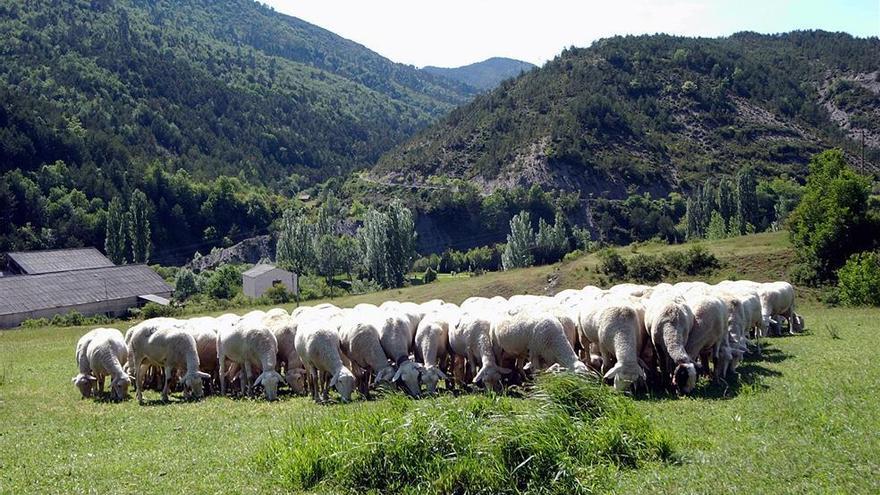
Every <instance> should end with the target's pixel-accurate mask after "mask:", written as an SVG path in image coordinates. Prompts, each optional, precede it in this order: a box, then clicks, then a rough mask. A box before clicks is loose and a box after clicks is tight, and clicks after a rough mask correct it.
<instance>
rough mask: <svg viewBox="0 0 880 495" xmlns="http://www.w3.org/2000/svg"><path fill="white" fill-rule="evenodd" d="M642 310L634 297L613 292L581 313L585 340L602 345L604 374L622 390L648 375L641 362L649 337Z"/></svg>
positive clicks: (580, 318)
mask: <svg viewBox="0 0 880 495" xmlns="http://www.w3.org/2000/svg"><path fill="white" fill-rule="evenodd" d="M640 312H641V313H642V314H643V313H644V310H643V309H640V308H638V307H637V306H636V304H635V302H634V301H633V300H632V299H631V298H629V297H626V296H624V297H620V296H618V295H609V296H606V297H603V298H600V299H597V300H596V302H595V304H592V305H590V306H587V307H585V308H584V310H583V311H582V312H581V314H580V317H579V320H580V330H581V339H582V341H584V342H587V343H589V344H591V345H592V344H596V345H597V346H598V351H599V353H600V354H601V356H602V365H601V366H602V368H601V369H602V373H603V377H604V379H606V380H613V383H614V388H615V389H617V390H620V391H623V390H627V389H629V388H630V387H631V386H632V385H633V384H634V383H636V382H638V381H639V380H646V379H647V376H646V374H645V370H644V369H642V366H641V365H640V363H639V359H640V358H639V356H640V354H641V352H640V351H641V349H642V346H643V345H644V344H645V343H646V341H648V339H646V338H644V333H645V332H644V323H643V316H640Z"/></svg>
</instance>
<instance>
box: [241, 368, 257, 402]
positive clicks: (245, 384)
mask: <svg viewBox="0 0 880 495" xmlns="http://www.w3.org/2000/svg"><path fill="white" fill-rule="evenodd" d="M242 368H243V370H244V379H242V381H241V392H242V393H243V394H244V393H245V391H247V393H246V395H247V396H248V397H250V396H252V395H253V392H254V387H253V386H252V385H251V383H252V381H253V378H254V370H253V367H252V366H251V365H250V364H249V363H248V364H245V365H244V366H242Z"/></svg>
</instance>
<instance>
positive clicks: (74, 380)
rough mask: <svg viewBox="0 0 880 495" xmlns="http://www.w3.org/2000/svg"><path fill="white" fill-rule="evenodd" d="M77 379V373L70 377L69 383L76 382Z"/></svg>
mask: <svg viewBox="0 0 880 495" xmlns="http://www.w3.org/2000/svg"><path fill="white" fill-rule="evenodd" d="M78 379H79V375H76V376H75V377H73V378H71V379H70V383H76V381H77V380H78Z"/></svg>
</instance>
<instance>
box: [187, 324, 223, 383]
mask: <svg viewBox="0 0 880 495" xmlns="http://www.w3.org/2000/svg"><path fill="white" fill-rule="evenodd" d="M182 324H183V328H184V329H186V331H187V332H189V334H190V335H192V336H193V339H195V341H196V351H197V352H198V353H199V370H201V371H203V372H205V373H207V374H209V375H211V380H209V381H208V383H209V384H213V381H214V380H219V378H220V376H219V370H220V368H219V366H218V364H219V361H218V360H217V330H218V327H219V326H220V325H221V322H219V321H218V320H217V318H212V317H210V316H202V317H199V318H190V319H188V320H185V321H183V322H182ZM210 390H212V393H213V385H211V386H210Z"/></svg>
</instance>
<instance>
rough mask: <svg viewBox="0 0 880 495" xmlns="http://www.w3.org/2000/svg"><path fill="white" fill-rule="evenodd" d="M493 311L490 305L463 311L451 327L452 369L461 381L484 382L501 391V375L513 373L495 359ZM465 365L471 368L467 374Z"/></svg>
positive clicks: (487, 385) (465, 382) (464, 383)
mask: <svg viewBox="0 0 880 495" xmlns="http://www.w3.org/2000/svg"><path fill="white" fill-rule="evenodd" d="M486 301H489V300H488V299H487V300H486ZM492 312H493V308H492V307H491V306H490V307H487V308H484V309H483V310H482V311H479V310H477V309H474V310H471V311H465V312H464V313H462V315H461V319H460V320H459V322H458V325H454V326H450V327H449V334H448V337H449V351H450V353H452V355H453V356H454V364H453V370H454V372H455V375H456V379H457V380H458V382H459V383H461V384H462V385H466V384H467V381H468V380H471V381H472V382H473V383H480V382H482V383H483V384H484V385H485V387H486V389H487V390H495V391H500V390H501V378H502V375H506V374H508V373H510V370H509V369H507V368H502V367H500V366H498V364H497V363H496V361H495V354H494V352H493V350H492V336H491V327H492V319H493V318H492V316H490V313H492ZM465 366H467V368H468V372H469V373H467V374H466V373H465ZM477 367H479V371H477Z"/></svg>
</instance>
